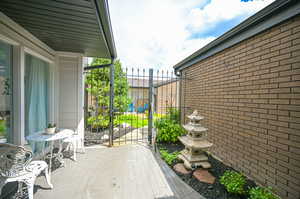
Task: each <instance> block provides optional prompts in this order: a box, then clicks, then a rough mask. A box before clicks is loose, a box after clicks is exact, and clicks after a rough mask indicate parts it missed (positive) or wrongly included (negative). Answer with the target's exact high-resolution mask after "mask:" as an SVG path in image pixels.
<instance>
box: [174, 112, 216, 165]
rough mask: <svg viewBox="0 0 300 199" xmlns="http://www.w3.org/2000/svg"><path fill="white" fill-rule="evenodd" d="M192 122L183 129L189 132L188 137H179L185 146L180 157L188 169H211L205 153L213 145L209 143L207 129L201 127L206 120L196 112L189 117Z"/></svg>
mask: <svg viewBox="0 0 300 199" xmlns="http://www.w3.org/2000/svg"><path fill="white" fill-rule="evenodd" d="M187 117H188V118H189V119H190V122H189V123H188V124H186V125H183V128H184V129H186V130H187V131H188V133H187V135H186V136H181V137H179V140H180V142H181V143H182V144H183V145H184V146H185V149H184V150H183V151H181V153H180V155H179V156H178V158H179V159H181V160H182V161H183V162H184V166H185V167H186V168H187V169H196V168H198V167H202V168H210V167H211V165H210V163H209V162H208V158H207V156H206V154H205V151H206V150H208V149H209V148H210V147H211V146H212V145H213V144H212V143H210V142H209V141H207V140H206V139H207V130H208V129H207V128H204V127H203V126H201V124H200V121H201V120H203V119H204V117H203V116H200V115H198V111H197V110H195V111H194V112H193V113H192V114H191V115H189V116H187Z"/></svg>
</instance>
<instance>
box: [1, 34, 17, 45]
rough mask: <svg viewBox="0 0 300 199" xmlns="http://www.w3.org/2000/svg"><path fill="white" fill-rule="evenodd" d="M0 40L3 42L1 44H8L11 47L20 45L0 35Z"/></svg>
mask: <svg viewBox="0 0 300 199" xmlns="http://www.w3.org/2000/svg"><path fill="white" fill-rule="evenodd" d="M0 40H1V41H3V42H5V43H8V44H10V45H13V46H18V45H20V43H18V42H16V41H14V40H12V39H10V38H8V37H6V36H4V35H2V34H0Z"/></svg>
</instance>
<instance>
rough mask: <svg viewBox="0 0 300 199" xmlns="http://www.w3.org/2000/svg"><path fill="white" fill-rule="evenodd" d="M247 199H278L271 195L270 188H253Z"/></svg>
mask: <svg viewBox="0 0 300 199" xmlns="http://www.w3.org/2000/svg"><path fill="white" fill-rule="evenodd" d="M249 199H279V197H277V196H275V194H273V192H272V190H271V188H265V187H255V188H251V189H250V191H249Z"/></svg>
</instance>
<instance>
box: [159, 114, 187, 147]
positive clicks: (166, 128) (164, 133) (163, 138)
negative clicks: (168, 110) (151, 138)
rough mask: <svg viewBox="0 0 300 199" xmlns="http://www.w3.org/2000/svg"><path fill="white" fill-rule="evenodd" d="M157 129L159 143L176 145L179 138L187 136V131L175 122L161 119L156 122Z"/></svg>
mask: <svg viewBox="0 0 300 199" xmlns="http://www.w3.org/2000/svg"><path fill="white" fill-rule="evenodd" d="M154 125H155V127H156V129H157V136H156V140H157V142H166V143H175V142H177V141H178V137H179V136H182V135H184V134H185V130H184V129H183V128H182V127H181V126H180V125H179V124H176V123H175V122H174V121H172V120H169V119H166V118H161V119H159V120H157V121H156V122H155V124H154Z"/></svg>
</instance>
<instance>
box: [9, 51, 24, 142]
mask: <svg viewBox="0 0 300 199" xmlns="http://www.w3.org/2000/svg"><path fill="white" fill-rule="evenodd" d="M24 74H25V51H24V47H22V46H14V47H13V96H14V97H13V125H12V126H13V130H12V132H13V137H12V138H13V139H12V142H13V143H14V144H17V145H24V144H25V93H24V89H25V88H24V87H25V86H24V84H25V83H24Z"/></svg>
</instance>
